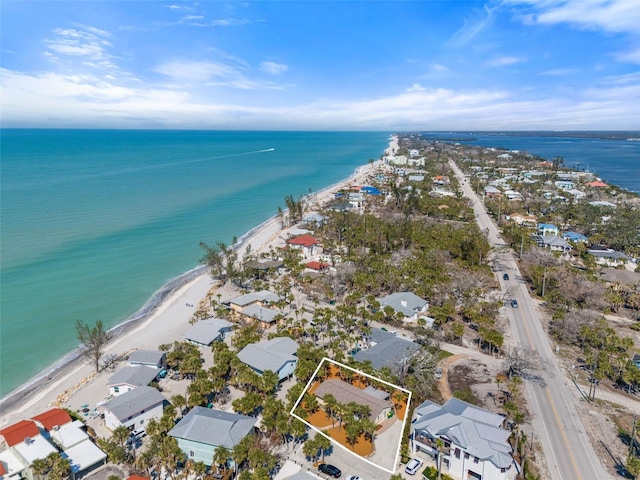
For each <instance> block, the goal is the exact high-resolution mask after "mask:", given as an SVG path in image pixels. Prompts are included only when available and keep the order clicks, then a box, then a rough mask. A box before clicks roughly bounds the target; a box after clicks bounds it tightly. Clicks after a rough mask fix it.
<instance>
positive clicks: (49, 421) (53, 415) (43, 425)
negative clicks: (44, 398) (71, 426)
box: [31, 408, 73, 431]
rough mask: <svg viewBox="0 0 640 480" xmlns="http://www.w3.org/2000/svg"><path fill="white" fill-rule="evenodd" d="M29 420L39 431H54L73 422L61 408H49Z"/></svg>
mask: <svg viewBox="0 0 640 480" xmlns="http://www.w3.org/2000/svg"><path fill="white" fill-rule="evenodd" d="M31 420H33V421H34V422H36V425H37V426H38V428H40V430H41V431H43V430H44V431H51V430H55V429H56V427H61V426H62V425H66V424H67V423H71V422H72V421H73V419H72V418H71V416H70V415H69V414H68V413H67V411H66V410H63V409H62V408H50V409H49V410H47V411H46V412H42V413H40V414H38V415H36V416H35V417H32V418H31Z"/></svg>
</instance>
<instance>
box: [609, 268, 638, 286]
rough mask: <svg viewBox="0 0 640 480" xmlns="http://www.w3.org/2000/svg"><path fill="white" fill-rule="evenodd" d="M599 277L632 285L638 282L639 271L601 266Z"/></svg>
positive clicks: (611, 281)
mask: <svg viewBox="0 0 640 480" xmlns="http://www.w3.org/2000/svg"><path fill="white" fill-rule="evenodd" d="M600 279H601V280H604V281H605V282H610V283H618V284H620V285H634V284H636V283H639V282H640V272H632V271H631V270H627V269H626V268H603V269H602V270H601V271H600Z"/></svg>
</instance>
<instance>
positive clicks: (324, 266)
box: [305, 260, 331, 272]
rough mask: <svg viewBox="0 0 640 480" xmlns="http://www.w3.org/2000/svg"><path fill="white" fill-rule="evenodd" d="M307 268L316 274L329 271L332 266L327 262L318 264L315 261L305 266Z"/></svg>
mask: <svg viewBox="0 0 640 480" xmlns="http://www.w3.org/2000/svg"><path fill="white" fill-rule="evenodd" d="M305 267H306V268H308V269H310V270H313V271H314V272H325V271H327V270H328V269H329V267H331V265H330V264H328V263H325V262H318V261H316V260H313V261H311V262H309V263H307V264H305Z"/></svg>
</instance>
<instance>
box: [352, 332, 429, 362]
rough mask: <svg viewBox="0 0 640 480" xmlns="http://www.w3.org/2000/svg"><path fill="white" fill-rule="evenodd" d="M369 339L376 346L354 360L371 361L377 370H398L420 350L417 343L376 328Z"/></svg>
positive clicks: (361, 353) (356, 356) (357, 354)
mask: <svg viewBox="0 0 640 480" xmlns="http://www.w3.org/2000/svg"><path fill="white" fill-rule="evenodd" d="M369 338H370V339H371V340H372V341H373V342H376V344H375V345H373V346H371V347H369V348H367V349H366V350H360V351H359V352H358V353H356V354H355V355H354V356H353V358H354V359H355V360H357V361H358V362H365V361H367V360H369V361H371V365H372V366H373V368H375V369H376V370H380V369H381V368H382V367H389V368H391V369H396V368H397V367H398V366H399V365H400V364H402V362H404V361H405V360H406V359H408V358H409V357H410V356H411V355H413V354H414V353H415V352H417V351H418V350H419V349H420V345H418V344H417V343H414V342H411V341H409V340H405V339H403V338H399V337H396V336H395V335H394V334H392V333H389V332H385V331H383V330H380V329H376V328H374V329H372V330H371V334H370V335H369Z"/></svg>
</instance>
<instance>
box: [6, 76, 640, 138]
mask: <svg viewBox="0 0 640 480" xmlns="http://www.w3.org/2000/svg"><path fill="white" fill-rule="evenodd" d="M192 71H193V70H192ZM205 71H207V69H206V68H205ZM0 82H1V87H2V90H3V105H2V116H3V124H4V125H6V126H32V127H33V126H39V127H47V126H48V127H56V126H58V127H74V126H76V127H77V126H85V127H98V128H99V127H121V128H136V127H138V128H140V127H156V128H255V129H260V128H262V129H264V128H270V129H343V130H357V129H376V130H400V129H402V130H404V129H411V130H417V129H469V130H476V129H485V130H486V129H495V130H507V129H511V130H518V129H528V130H536V129H537V130H549V129H593V130H598V129H620V130H626V129H632V130H635V129H640V119H639V118H638V116H637V112H636V110H637V108H636V107H637V105H638V104H639V103H640V75H625V76H620V77H612V78H610V79H609V81H608V82H605V83H603V84H602V85H601V86H598V87H594V88H590V89H587V90H582V91H576V92H574V94H573V95H572V96H571V98H569V97H566V96H558V97H551V96H548V97H545V96H543V95H544V94H543V93H540V92H536V93H535V95H537V96H535V97H531V98H522V97H516V96H515V94H514V93H512V92H509V91H505V90H486V89H485V90H482V89H477V90H454V89H450V88H431V87H425V86H423V85H420V84H414V85H411V86H409V87H408V88H406V89H405V90H404V91H401V92H399V93H397V94H394V95H389V96H385V97H379V98H361V99H356V100H352V101H347V102H345V101H336V100H334V99H331V98H309V99H308V100H307V101H302V102H300V103H298V104H295V105H286V104H281V105H279V106H275V107H273V106H271V107H265V106H262V105H260V104H256V102H255V98H252V99H251V100H250V101H247V102H246V103H243V102H242V101H241V100H239V101H237V102H235V103H232V102H228V103H222V102H219V101H216V102H214V101H196V99H198V98H202V97H201V96H200V95H198V93H199V91H198V90H194V89H191V88H190V87H189V86H188V85H185V84H184V83H183V84H180V86H179V87H176V86H174V87H172V88H159V87H157V86H153V85H149V84H148V83H139V84H137V86H136V87H135V88H134V87H131V86H127V85H123V84H121V83H119V82H122V80H120V81H118V80H116V79H113V78H106V77H104V76H102V77H96V76H91V75H60V74H55V73H47V74H38V75H33V74H25V73H20V72H14V71H10V70H6V69H3V70H2V71H1V72H0Z"/></svg>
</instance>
